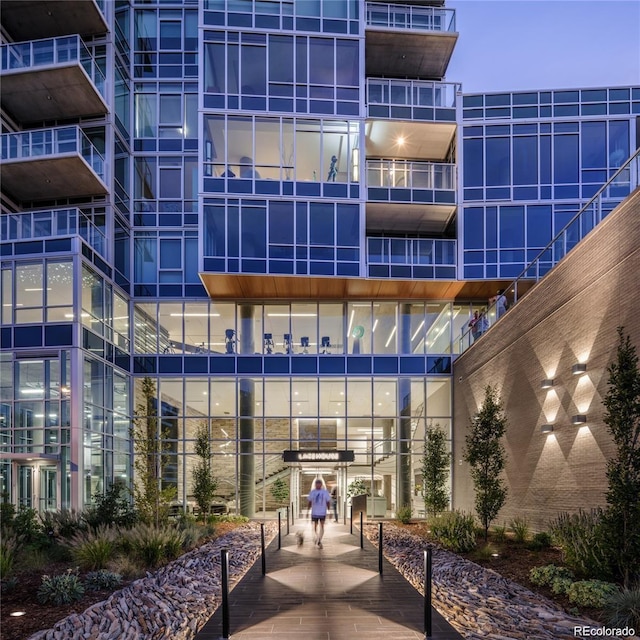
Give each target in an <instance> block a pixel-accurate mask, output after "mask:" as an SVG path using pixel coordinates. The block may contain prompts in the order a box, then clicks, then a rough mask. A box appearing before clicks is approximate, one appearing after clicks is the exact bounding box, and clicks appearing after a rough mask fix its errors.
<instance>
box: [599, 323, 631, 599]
mask: <svg viewBox="0 0 640 640" xmlns="http://www.w3.org/2000/svg"><path fill="white" fill-rule="evenodd" d="M618 337H619V341H618V350H617V355H616V359H615V361H614V362H612V363H611V364H610V365H609V367H608V369H607V371H608V373H609V381H608V384H609V390H608V391H607V394H606V396H605V398H604V401H603V402H604V406H605V409H606V412H605V415H604V422H605V424H606V425H607V428H608V430H609V433H610V434H611V436H612V438H613V441H614V443H615V446H616V450H615V453H614V455H613V457H611V458H610V459H609V461H608V463H607V479H608V481H609V486H608V490H607V503H608V508H607V510H606V512H605V514H604V527H605V532H606V539H607V540H608V542H609V544H610V547H611V550H612V553H613V558H614V563H615V565H616V569H617V571H618V572H619V575H620V576H621V577H622V580H623V582H624V586H625V587H627V588H630V587H631V586H632V585H633V584H634V583H636V582H637V581H638V580H639V579H640V372H639V371H638V356H637V354H636V348H635V346H633V345H632V344H631V340H630V338H629V336H628V335H627V336H626V337H625V336H624V334H623V327H618Z"/></svg>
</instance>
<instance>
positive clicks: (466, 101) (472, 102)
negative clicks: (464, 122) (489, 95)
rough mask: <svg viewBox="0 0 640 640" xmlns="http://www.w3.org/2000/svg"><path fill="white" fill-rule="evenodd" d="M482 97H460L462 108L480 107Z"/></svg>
mask: <svg viewBox="0 0 640 640" xmlns="http://www.w3.org/2000/svg"><path fill="white" fill-rule="evenodd" d="M483 97H484V96H482V95H479V96H462V106H463V107H481V106H482V99H483Z"/></svg>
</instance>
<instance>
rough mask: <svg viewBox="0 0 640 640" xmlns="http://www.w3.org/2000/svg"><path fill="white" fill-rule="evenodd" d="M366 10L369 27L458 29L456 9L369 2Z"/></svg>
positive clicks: (452, 31)
mask: <svg viewBox="0 0 640 640" xmlns="http://www.w3.org/2000/svg"><path fill="white" fill-rule="evenodd" d="M366 11H367V14H366V16H367V19H366V25H367V26H368V27H386V28H389V29H411V30H412V31H440V32H442V31H444V32H447V33H454V32H455V30H456V12H455V9H444V8H440V7H419V6H413V5H403V4H387V3H385V4H381V3H377V2H367V5H366Z"/></svg>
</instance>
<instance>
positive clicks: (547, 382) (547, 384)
mask: <svg viewBox="0 0 640 640" xmlns="http://www.w3.org/2000/svg"><path fill="white" fill-rule="evenodd" d="M553 385H554V380H553V378H545V379H544V380H543V381H542V382H541V383H540V386H541V387H542V388H543V389H551V387H553Z"/></svg>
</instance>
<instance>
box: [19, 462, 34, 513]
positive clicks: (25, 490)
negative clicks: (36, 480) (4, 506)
mask: <svg viewBox="0 0 640 640" xmlns="http://www.w3.org/2000/svg"><path fill="white" fill-rule="evenodd" d="M34 473H35V471H34V468H33V466H32V465H26V464H21V465H18V506H20V507H27V508H29V509H31V508H33V505H34V500H35V496H34V495H33V476H34Z"/></svg>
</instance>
